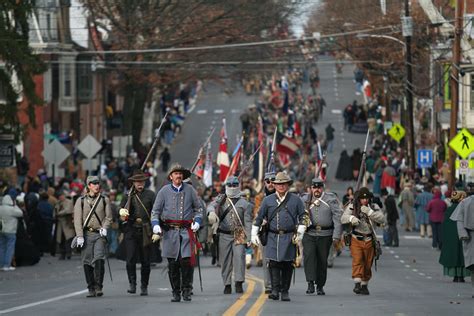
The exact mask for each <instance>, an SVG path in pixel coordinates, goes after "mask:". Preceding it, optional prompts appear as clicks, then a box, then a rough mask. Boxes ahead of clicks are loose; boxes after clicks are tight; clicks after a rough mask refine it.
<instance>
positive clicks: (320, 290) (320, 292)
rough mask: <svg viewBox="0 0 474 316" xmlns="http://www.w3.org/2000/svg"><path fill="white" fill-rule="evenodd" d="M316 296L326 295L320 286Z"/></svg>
mask: <svg viewBox="0 0 474 316" xmlns="http://www.w3.org/2000/svg"><path fill="white" fill-rule="evenodd" d="M316 294H318V295H326V292H324V289H323V287H322V286H318V287H317V289H316Z"/></svg>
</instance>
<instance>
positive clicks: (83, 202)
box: [74, 194, 112, 237]
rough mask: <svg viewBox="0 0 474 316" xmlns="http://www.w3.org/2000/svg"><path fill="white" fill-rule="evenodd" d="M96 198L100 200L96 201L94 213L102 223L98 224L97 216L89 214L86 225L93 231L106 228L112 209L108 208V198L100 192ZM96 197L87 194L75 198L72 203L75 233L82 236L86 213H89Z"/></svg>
mask: <svg viewBox="0 0 474 316" xmlns="http://www.w3.org/2000/svg"><path fill="white" fill-rule="evenodd" d="M98 198H99V199H100V200H99V201H98V202H97V206H96V208H95V213H96V214H97V217H99V219H100V222H101V223H102V225H100V224H99V221H98V219H97V217H96V216H95V215H94V214H91V216H90V220H89V222H88V223H87V227H86V228H91V229H93V230H95V231H99V229H100V228H105V229H108V228H109V227H110V224H111V223H112V209H111V208H110V201H109V198H107V197H105V196H103V195H101V194H99V196H98ZM96 199H97V197H91V196H89V195H85V196H81V197H80V198H78V199H77V201H76V204H75V205H74V228H75V230H76V235H77V236H79V237H83V236H84V231H83V228H82V227H83V225H84V223H85V222H86V220H87V215H89V212H90V210H91V208H92V206H93V205H94V201H95V200H96Z"/></svg>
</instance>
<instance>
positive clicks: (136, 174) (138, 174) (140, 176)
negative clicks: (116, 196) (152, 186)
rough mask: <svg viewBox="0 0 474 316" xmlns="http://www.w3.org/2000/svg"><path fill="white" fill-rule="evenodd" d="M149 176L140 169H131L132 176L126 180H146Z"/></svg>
mask: <svg viewBox="0 0 474 316" xmlns="http://www.w3.org/2000/svg"><path fill="white" fill-rule="evenodd" d="M148 178H150V176H149V175H147V174H146V173H144V172H143V171H142V170H140V169H137V170H135V171H133V173H132V176H131V177H130V178H128V181H146V180H148Z"/></svg>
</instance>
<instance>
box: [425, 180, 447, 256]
mask: <svg viewBox="0 0 474 316" xmlns="http://www.w3.org/2000/svg"><path fill="white" fill-rule="evenodd" d="M446 208H447V205H446V203H445V202H444V201H443V200H441V191H440V190H438V189H436V190H435V191H434V193H433V199H432V200H431V201H430V202H429V203H428V205H426V211H427V212H428V213H429V214H430V225H431V229H432V231H433V242H432V246H433V249H435V248H437V249H438V250H441V246H442V244H441V239H442V230H441V223H442V222H443V218H444V212H446Z"/></svg>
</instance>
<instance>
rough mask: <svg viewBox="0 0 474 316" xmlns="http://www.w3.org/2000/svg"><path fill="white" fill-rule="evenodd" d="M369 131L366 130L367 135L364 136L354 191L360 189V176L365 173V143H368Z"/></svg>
mask: <svg viewBox="0 0 474 316" xmlns="http://www.w3.org/2000/svg"><path fill="white" fill-rule="evenodd" d="M369 133H370V131H369V130H367V136H366V137H365V145H364V151H363V152H362V160H361V163H360V168H359V176H358V177H357V184H356V189H355V191H358V190H359V189H360V185H361V182H362V177H363V174H364V173H365V159H366V157H367V145H368V143H369Z"/></svg>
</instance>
